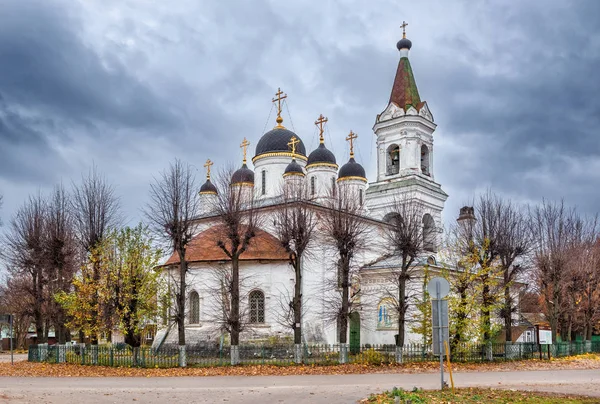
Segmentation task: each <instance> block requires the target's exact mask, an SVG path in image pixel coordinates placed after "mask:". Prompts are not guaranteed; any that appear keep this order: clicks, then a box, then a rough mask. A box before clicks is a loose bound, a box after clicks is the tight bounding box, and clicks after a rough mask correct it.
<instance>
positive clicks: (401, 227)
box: [385, 195, 436, 359]
mask: <svg viewBox="0 0 600 404" xmlns="http://www.w3.org/2000/svg"><path fill="white" fill-rule="evenodd" d="M390 210H391V213H389V214H388V215H387V216H386V220H387V222H388V226H387V227H386V228H385V234H386V239H387V242H388V244H389V246H390V247H391V250H392V252H391V255H394V256H399V257H400V265H399V266H398V267H396V268H394V269H393V270H391V271H390V276H389V281H390V283H391V284H392V285H394V291H391V294H392V298H393V300H392V301H394V302H395V309H396V311H397V321H398V338H397V340H396V347H397V349H396V351H397V355H401V352H402V347H403V346H404V335H405V331H406V314H407V312H408V309H409V307H410V302H411V300H412V297H413V296H411V295H410V292H409V291H408V290H407V285H408V284H409V283H410V281H411V280H413V278H414V276H415V274H414V272H415V267H414V264H415V261H416V260H417V258H418V257H419V256H423V255H424V254H425V253H427V252H429V251H433V250H434V249H435V248H434V247H435V241H434V240H435V237H436V227H435V225H434V223H433V218H431V215H429V214H427V211H426V209H425V206H424V205H423V203H422V202H421V201H420V200H419V199H418V198H416V197H415V196H413V195H406V196H404V197H400V198H396V199H395V200H394V201H393V203H392V205H391V208H390ZM394 292H395V293H394ZM399 359H400V358H399Z"/></svg>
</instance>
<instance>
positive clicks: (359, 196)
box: [358, 189, 363, 206]
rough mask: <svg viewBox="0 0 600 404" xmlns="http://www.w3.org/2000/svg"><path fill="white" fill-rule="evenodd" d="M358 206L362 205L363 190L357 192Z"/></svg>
mask: <svg viewBox="0 0 600 404" xmlns="http://www.w3.org/2000/svg"><path fill="white" fill-rule="evenodd" d="M358 204H359V205H360V206H362V204H363V190H362V189H359V190H358Z"/></svg>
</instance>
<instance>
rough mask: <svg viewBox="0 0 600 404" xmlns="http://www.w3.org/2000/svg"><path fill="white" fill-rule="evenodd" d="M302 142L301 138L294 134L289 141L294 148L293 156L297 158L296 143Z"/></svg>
mask: <svg viewBox="0 0 600 404" xmlns="http://www.w3.org/2000/svg"><path fill="white" fill-rule="evenodd" d="M298 143H300V140H299V139H298V138H297V137H296V136H292V137H291V139H290V141H289V142H288V146H289V147H290V148H291V149H292V158H296V145H297V144H298Z"/></svg>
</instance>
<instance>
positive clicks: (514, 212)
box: [491, 196, 533, 342]
mask: <svg viewBox="0 0 600 404" xmlns="http://www.w3.org/2000/svg"><path fill="white" fill-rule="evenodd" d="M491 198H492V200H495V202H494V203H495V208H494V209H493V212H495V214H496V215H498V232H497V234H496V242H495V248H496V250H497V256H498V259H499V263H500V267H501V270H502V289H503V293H504V302H503V307H502V309H501V310H500V312H501V317H502V318H503V319H504V333H505V338H506V342H511V341H512V323H513V322H512V317H513V314H514V313H515V311H516V309H517V307H516V301H515V297H514V290H512V289H513V287H514V285H515V282H516V281H517V279H518V277H519V275H520V274H521V273H522V272H523V271H524V269H525V267H526V264H527V259H528V257H529V254H530V253H531V250H532V248H533V235H532V232H531V225H530V223H529V222H530V219H529V215H528V214H527V210H526V209H525V208H524V207H521V206H517V205H515V204H514V203H512V202H511V201H510V200H503V199H502V198H500V197H497V196H496V197H494V196H492V197H491ZM494 198H495V199H494Z"/></svg>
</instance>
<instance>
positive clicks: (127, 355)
mask: <svg viewBox="0 0 600 404" xmlns="http://www.w3.org/2000/svg"><path fill="white" fill-rule="evenodd" d="M590 352H594V353H600V341H594V342H589V341H588V342H571V343H568V342H564V343H557V344H554V345H537V344H533V343H515V344H503V343H502V344H454V345H453V346H452V348H451V359H452V360H453V361H454V362H483V361H506V360H523V359H532V358H545V359H547V358H548V357H549V355H550V356H551V357H559V356H570V355H579V354H584V353H590ZM229 355H230V348H229V347H228V346H223V347H219V346H215V347H208V346H187V347H186V360H187V366H196V367H199V366H225V365H229V364H230V356H229ZM239 357H240V364H254V365H292V364H294V345H268V344H261V345H243V346H240V347H239ZM302 357H303V363H305V364H315V365H335V364H339V363H340V346H339V345H303V352H302ZM28 359H29V361H30V362H48V363H74V364H81V365H98V366H120V367H148V368H154V367H160V368H170V367H177V366H178V364H179V350H178V347H177V346H167V347H162V348H160V349H157V350H155V349H153V348H150V347H140V348H132V347H130V346H127V345H125V344H114V345H106V346H98V345H87V346H86V345H68V346H64V345H62V346H59V345H46V344H42V345H31V346H29V358H28ZM438 359H439V357H437V356H434V355H433V350H432V348H431V345H422V344H410V345H405V346H404V347H403V349H402V362H404V363H410V362H430V361H437V360H438ZM395 362H396V346H395V345H369V344H365V345H361V346H360V349H359V350H356V349H355V350H353V352H352V351H351V352H350V353H349V355H348V363H361V364H372V365H380V364H392V363H395Z"/></svg>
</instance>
